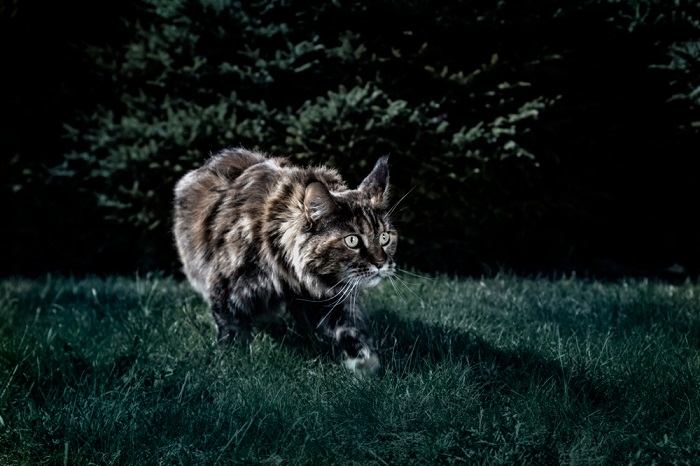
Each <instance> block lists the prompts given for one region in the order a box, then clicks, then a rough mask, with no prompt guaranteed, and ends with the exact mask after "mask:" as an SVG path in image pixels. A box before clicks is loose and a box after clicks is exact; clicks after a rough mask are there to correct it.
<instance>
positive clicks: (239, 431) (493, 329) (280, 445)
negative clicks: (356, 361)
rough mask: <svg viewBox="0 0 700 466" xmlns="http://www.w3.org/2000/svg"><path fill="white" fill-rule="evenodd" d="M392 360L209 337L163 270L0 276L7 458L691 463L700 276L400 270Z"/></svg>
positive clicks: (389, 325) (384, 306) (196, 307)
mask: <svg viewBox="0 0 700 466" xmlns="http://www.w3.org/2000/svg"><path fill="white" fill-rule="evenodd" d="M411 286H412V288H413V290H414V291H415V292H416V293H417V294H419V295H420V296H421V297H422V300H423V302H422V303H421V302H420V300H419V299H417V298H416V297H415V296H414V295H413V294H411V293H409V292H408V291H405V293H404V294H405V296H403V297H401V296H397V295H396V294H395V293H394V290H393V289H392V288H391V286H388V285H386V286H383V287H380V288H378V289H375V290H371V291H370V292H369V293H368V294H367V295H366V296H365V297H364V298H363V299H364V303H365V305H366V307H367V308H369V309H371V310H372V314H373V317H374V321H373V322H374V323H373V330H374V334H375V336H376V337H377V340H378V341H379V344H380V346H381V354H382V358H383V361H384V363H385V366H386V368H387V373H386V375H385V376H384V377H383V378H381V379H378V380H357V379H355V378H353V377H352V376H350V375H349V374H347V373H345V372H344V371H343V370H342V369H341V368H340V367H338V366H337V365H336V364H334V363H333V362H332V361H331V360H330V358H329V356H328V355H327V354H325V353H323V352H319V350H318V347H316V346H314V345H311V346H309V345H303V344H301V340H300V339H299V338H297V337H294V335H293V334H291V333H289V334H288V335H287V336H284V337H281V338H280V337H274V338H273V337H271V336H270V335H269V334H268V333H260V334H258V335H257V336H256V338H255V340H254V342H253V344H252V345H251V346H250V347H234V348H228V349H227V348H220V347H218V346H217V345H216V344H215V343H214V330H213V327H212V325H211V322H210V318H209V315H208V312H207V310H206V306H205V305H204V304H203V302H202V301H201V300H200V299H199V298H198V297H197V296H195V294H194V293H193V292H192V291H191V290H190V289H189V287H188V286H187V284H185V283H182V282H178V281H175V280H172V279H163V278H154V277H149V278H145V279H143V278H141V279H138V278H137V279H132V278H110V279H105V280H102V279H86V280H72V279H55V278H47V279H42V280H36V281H31V280H25V279H11V280H5V281H2V282H0V310H1V313H0V416H1V420H0V464H36V463H58V464H64V462H65V463H66V464H87V463H99V464H111V463H128V464H153V463H167V464H179V463H202V464H213V463H232V462H241V463H250V462H256V463H258V462H259V463H269V464H279V463H285V464H288V463H291V464H296V463H321V464H325V463H329V462H331V463H376V464H384V463H393V464H406V463H434V462H439V463H450V462H470V463H474V462H477V463H492V464H505V463H507V464H512V463H523V462H526V463H534V464H543V463H574V464H596V463H616V464H621V463H630V462H631V463H650V462H653V461H656V462H659V463H666V462H671V461H675V462H678V463H694V462H697V461H698V458H700V435H699V434H700V429H699V428H698V426H699V423H698V420H699V419H700V404H699V401H700V400H699V390H698V382H699V379H700V351H699V349H700V299H699V298H700V285H698V284H684V285H676V286H674V285H668V284H662V283H653V282H645V281H629V282H624V283H618V284H601V283H596V282H589V281H583V280H578V279H566V280H560V281H548V280H526V279H520V278H512V277H498V278H494V279H488V280H483V281H479V280H455V279H448V278H437V279H434V280H419V279H416V280H412V281H411Z"/></svg>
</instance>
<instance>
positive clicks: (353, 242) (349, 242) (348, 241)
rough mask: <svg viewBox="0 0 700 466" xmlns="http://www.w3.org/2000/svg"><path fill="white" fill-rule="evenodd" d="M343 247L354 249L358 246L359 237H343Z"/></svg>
mask: <svg viewBox="0 0 700 466" xmlns="http://www.w3.org/2000/svg"><path fill="white" fill-rule="evenodd" d="M345 245H346V246H347V247H349V248H352V249H355V248H356V247H358V246H359V245H360V237H359V236H357V235H348V236H346V237H345Z"/></svg>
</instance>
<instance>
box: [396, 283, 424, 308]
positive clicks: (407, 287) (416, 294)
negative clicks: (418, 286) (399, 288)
mask: <svg viewBox="0 0 700 466" xmlns="http://www.w3.org/2000/svg"><path fill="white" fill-rule="evenodd" d="M394 277H396V279H397V280H398V281H399V283H400V284H401V285H403V287H404V288H406V289H407V290H408V291H410V292H411V293H412V294H413V296H415V297H416V298H418V300H419V301H420V304H421V306H422V307H425V301H423V298H421V297H420V296H419V295H418V293H416V292H415V291H413V290H412V289H411V288H410V287H409V286H408V284H406V281H405V280H403V279H402V278H401V277H399V276H398V275H395V276H394Z"/></svg>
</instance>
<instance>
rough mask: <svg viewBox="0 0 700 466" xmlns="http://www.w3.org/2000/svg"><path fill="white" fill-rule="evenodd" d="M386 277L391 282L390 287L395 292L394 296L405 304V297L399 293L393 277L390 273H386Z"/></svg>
mask: <svg viewBox="0 0 700 466" xmlns="http://www.w3.org/2000/svg"><path fill="white" fill-rule="evenodd" d="M386 278H388V279H389V283H391V286H392V288H394V292H395V293H396V296H397V297H398V298H399V299H400V300H401V301H402V302H403V303H404V304H406V298H405V297H404V296H403V295H401V293H399V289H398V288H396V284H395V283H394V279H393V277H392V276H391V275H387V276H386Z"/></svg>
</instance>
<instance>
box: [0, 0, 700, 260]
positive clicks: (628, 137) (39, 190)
mask: <svg viewBox="0 0 700 466" xmlns="http://www.w3.org/2000/svg"><path fill="white" fill-rule="evenodd" d="M698 18H699V16H698V6H697V4H696V3H695V2H691V1H682V0H677V1H673V2H666V1H663V2H662V1H652V0H619V1H613V0H589V1H584V2H580V1H576V2H574V1H555V0H550V1H544V2H542V1H539V2H531V1H500V2H485V1H461V2H427V1H414V2H392V1H376V2H359V1H356V2H328V1H316V0H312V1H299V0H286V1H284V0H280V1H257V2H228V1H220V2H217V1H206V0H182V1H165V0H163V1H161V0H150V1H130V2H106V3H104V2H100V4H99V6H98V5H96V4H94V3H90V2H73V3H69V4H67V5H66V4H61V5H60V6H59V5H58V4H56V5H52V6H43V5H40V4H38V3H35V2H14V3H13V2H5V3H3V10H2V21H3V25H2V26H3V27H2V31H3V32H2V35H3V37H2V42H3V44H5V45H4V47H5V48H6V50H4V52H5V54H4V59H5V61H6V64H7V68H8V69H11V70H13V72H12V73H10V76H11V79H10V82H9V83H6V84H4V85H3V86H2V93H3V95H2V101H3V107H4V113H5V115H3V116H4V117H5V118H4V119H5V120H6V122H5V123H4V131H6V133H7V137H3V138H2V141H0V144H2V151H3V153H4V155H6V157H4V158H3V161H2V164H3V166H2V171H3V175H4V177H6V178H7V180H6V182H5V181H4V182H3V196H4V197H5V198H6V199H8V200H9V205H10V206H11V216H10V218H11V221H10V222H9V223H7V224H5V225H4V226H3V227H2V229H3V230H4V231H3V234H4V236H6V237H7V241H5V242H4V244H10V245H12V246H11V248H10V250H9V251H8V253H7V255H6V257H8V258H9V262H8V263H7V264H6V268H7V271H9V272H18V271H19V272H35V271H43V270H46V269H56V268H64V269H65V268H68V269H70V270H74V271H82V270H92V271H96V270H99V271H115V270H127V269H131V268H133V267H134V266H138V267H141V268H164V267H165V268H169V267H174V261H173V259H174V251H173V248H172V241H171V239H170V233H169V224H170V201H171V190H172V187H173V185H174V182H175V180H176V179H177V178H178V177H179V176H181V175H182V174H183V173H184V172H185V171H186V170H188V169H190V168H192V167H195V166H197V165H198V164H200V163H201V162H202V160H204V159H205V158H206V157H207V156H208V155H209V154H210V153H212V152H214V151H217V150H219V149H220V148H222V147H225V146H237V145H243V146H246V147H250V148H258V149H261V150H264V151H268V152H272V153H275V154H288V155H290V156H291V157H293V158H294V159H295V160H296V161H298V162H299V163H302V164H304V163H328V164H331V165H334V166H336V167H337V168H339V169H340V171H341V172H342V173H344V174H345V175H346V177H347V178H348V179H349V181H351V182H352V181H359V180H360V179H361V177H362V175H363V174H364V172H365V171H366V170H367V169H368V165H369V164H370V163H371V162H372V161H373V160H374V159H376V157H378V156H379V155H382V154H385V153H389V154H391V164H392V180H393V183H394V185H395V191H394V193H395V199H396V200H398V199H399V198H400V197H401V196H403V195H404V194H405V193H407V192H408V191H411V190H412V191H411V194H410V195H409V196H408V197H407V198H406V199H405V200H404V201H403V203H402V206H401V207H399V208H398V209H397V212H398V215H399V225H400V226H401V231H402V233H403V236H402V245H401V248H402V251H401V254H402V258H403V259H404V261H406V262H409V263H412V264H413V265H416V266H421V267H432V268H441V269H448V270H456V271H460V272H467V273H469V272H483V271H488V270H489V268H493V267H499V266H506V267H509V268H515V269H516V270H551V269H552V268H555V269H569V268H572V267H577V268H583V269H589V270H592V271H603V272H608V273H619V272H622V273H636V272H640V273H648V272H657V271H659V270H663V268H665V267H668V266H670V265H671V264H674V263H679V264H681V265H683V266H684V267H686V270H687V269H688V268H690V269H691V270H692V268H693V267H695V266H697V265H698V264H700V249H699V248H700V247H699V246H698V242H697V241H696V238H697V237H698V231H697V229H696V228H695V227H694V226H693V223H694V222H693V215H692V212H693V211H694V210H696V206H695V204H696V203H697V199H698V188H697V183H696V178H697V170H696V169H697V167H698V163H697V160H696V159H697V150H698V147H700V146H699V145H698V141H699V139H698V136H699V132H700V123H699V120H700V118H698V104H699V102H700V93H699V91H698V89H700V88H699V87H698V86H699V85H700V82H698V76H700V72H699V70H698V68H699V66H700V65H699V64H700V46H699V45H698V38H699V37H700V23H699V19H698ZM6 104H7V105H6Z"/></svg>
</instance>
